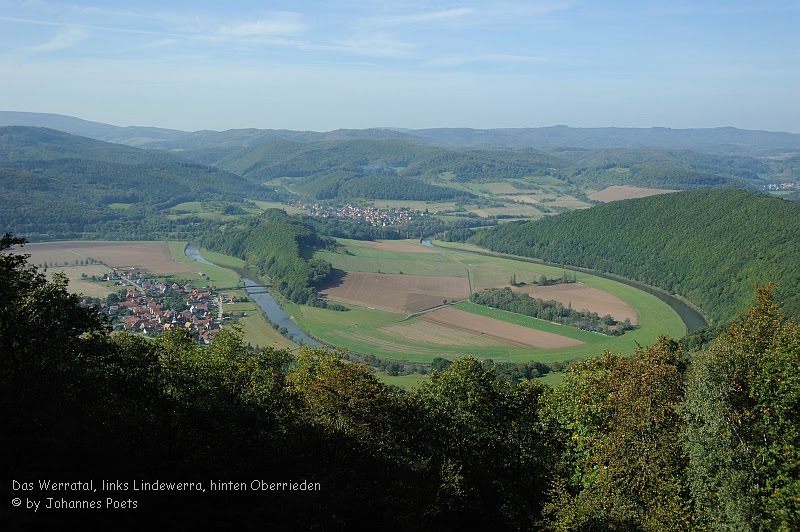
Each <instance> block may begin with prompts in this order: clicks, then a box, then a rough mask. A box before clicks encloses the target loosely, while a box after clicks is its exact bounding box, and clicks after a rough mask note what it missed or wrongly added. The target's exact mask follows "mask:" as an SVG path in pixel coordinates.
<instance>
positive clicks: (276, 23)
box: [216, 13, 308, 38]
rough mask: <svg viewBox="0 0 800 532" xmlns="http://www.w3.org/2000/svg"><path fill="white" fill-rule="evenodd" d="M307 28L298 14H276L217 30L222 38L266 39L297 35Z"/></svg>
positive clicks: (228, 25)
mask: <svg viewBox="0 0 800 532" xmlns="http://www.w3.org/2000/svg"><path fill="white" fill-rule="evenodd" d="M307 28H308V24H306V23H305V22H303V19H302V17H301V15H300V14H298V13H277V14H275V15H274V16H272V17H270V18H264V19H260V20H254V21H248V22H241V23H237V24H226V25H224V26H221V27H220V28H219V29H218V30H217V32H216V33H217V35H219V36H222V37H232V38H240V37H244V38H247V37H268V36H274V35H282V36H287V35H297V34H299V33H302V32H303V31H305V30H306V29H307Z"/></svg>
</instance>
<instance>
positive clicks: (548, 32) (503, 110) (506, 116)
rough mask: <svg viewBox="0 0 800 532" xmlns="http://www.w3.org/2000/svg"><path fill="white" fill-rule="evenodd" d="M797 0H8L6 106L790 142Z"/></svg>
mask: <svg viewBox="0 0 800 532" xmlns="http://www.w3.org/2000/svg"><path fill="white" fill-rule="evenodd" d="M798 28H800V0H794V1H780V0H775V1H770V0H762V1H735V0H733V1H725V2H717V1H703V0H694V1H683V0H677V1H670V2H650V1H647V0H641V1H630V2H628V1H600V0H594V1H590V0H584V1H581V0H575V1H572V0H545V1H541V2H539V1H536V0H532V1H515V0H509V1H504V2H494V1H480V2H469V1H467V2H449V1H425V0H408V1H396V2H392V1H378V0H371V1H366V0H365V1H360V0H343V1H325V2H323V1H320V2H309V1H302V0H298V1H285V2H284V1H274V2H238V1H226V2H205V1H200V0H198V1H191V2H184V1H169V2H165V1H160V2H154V1H149V0H148V1H134V0H128V1H125V2H120V1H113V0H112V1H104V2H91V1H88V0H87V1H85V2H56V1H39V0H26V1H19V0H0V110H6V111H30V112H47V113H58V114H66V115H71V116H78V117H80V118H84V119H86V120H94V121H98V122H105V123H111V124H115V125H121V126H128V125H141V126H157V127H166V128H173V129H181V130H187V131H194V130H199V129H214V130H224V129H232V128H247V127H254V128H270V129H294V130H314V131H330V130H333V129H338V128H368V127H405V128H429V127H471V128H496V127H543V126H551V125H557V124H564V125H569V126H574V127H606V126H615V127H653V126H660V127H672V128H702V127H721V126H734V127H739V128H745V129H762V130H769V131H788V132H795V133H800V30H798Z"/></svg>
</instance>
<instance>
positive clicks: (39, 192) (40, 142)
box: [0, 127, 280, 239]
mask: <svg viewBox="0 0 800 532" xmlns="http://www.w3.org/2000/svg"><path fill="white" fill-rule="evenodd" d="M279 197H280V196H279V195H277V194H276V193H275V192H274V191H273V190H270V189H268V188H265V187H259V186H255V185H253V183H250V182H248V181H247V180H245V179H243V178H241V177H239V176H237V175H234V174H231V173H229V172H225V171H223V170H220V169H218V168H214V167H210V166H204V165H200V164H197V163H194V162H190V161H187V160H185V159H181V158H179V157H176V156H174V155H170V154H166V153H161V152H153V151H145V150H140V149H136V148H130V147H127V146H121V145H118V144H109V143H105V142H99V141H96V140H92V139H88V138H84V137H77V136H74V135H69V134H67V133H62V132H60V131H54V130H49V129H40V128H24V127H6V128H0V224H2V227H4V228H5V229H8V230H14V231H18V232H24V233H25V234H28V235H31V236H35V237H38V238H39V239H46V238H49V239H52V238H84V237H91V238H105V237H108V236H109V234H111V235H113V234H119V236H116V237H115V238H125V237H126V236H123V235H130V228H134V229H135V228H137V227H138V230H135V236H134V238H144V237H146V236H147V237H149V238H158V237H161V238H163V237H164V236H166V235H167V234H186V231H187V227H188V226H189V225H190V224H191V223H196V222H198V220H192V221H187V220H182V221H181V222H179V223H175V224H172V223H171V222H170V221H169V220H168V219H167V218H166V217H165V213H164V212H163V211H164V210H166V209H168V208H170V207H174V206H175V205H177V204H179V203H182V202H186V201H197V200H208V201H240V200H242V199H243V198H255V199H259V198H261V199H277V198H279ZM159 226H160V227H162V228H163V227H164V226H170V228H169V229H168V230H167V231H164V230H162V229H158V230H156V228H157V227H159ZM127 237H130V236H127Z"/></svg>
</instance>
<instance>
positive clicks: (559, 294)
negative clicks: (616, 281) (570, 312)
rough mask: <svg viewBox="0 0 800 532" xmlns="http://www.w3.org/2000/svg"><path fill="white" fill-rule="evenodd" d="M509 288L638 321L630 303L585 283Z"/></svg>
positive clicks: (576, 308)
mask: <svg viewBox="0 0 800 532" xmlns="http://www.w3.org/2000/svg"><path fill="white" fill-rule="evenodd" d="M511 290H513V291H514V292H522V293H525V294H528V295H530V296H531V297H535V298H538V299H544V300H553V301H558V302H559V303H561V304H562V305H564V306H572V308H574V309H575V310H588V311H589V312H597V314H599V315H600V316H604V315H606V314H611V316H613V318H614V319H615V320H617V321H625V318H628V319H629V320H631V323H632V324H633V325H636V324H637V323H639V315H638V314H637V313H636V311H635V310H633V308H632V307H631V306H630V305H628V304H627V303H625V302H624V301H622V300H621V299H620V298H618V297H617V296H615V295H612V294H609V293H608V292H604V291H603V290H598V289H597V288H590V287H588V286H586V285H585V284H581V283H566V284H554V285H550V286H538V285H530V286H515V287H512V288H511Z"/></svg>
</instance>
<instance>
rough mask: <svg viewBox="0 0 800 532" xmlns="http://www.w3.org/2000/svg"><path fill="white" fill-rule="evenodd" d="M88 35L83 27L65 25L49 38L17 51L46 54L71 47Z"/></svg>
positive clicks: (27, 53)
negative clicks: (65, 26)
mask: <svg viewBox="0 0 800 532" xmlns="http://www.w3.org/2000/svg"><path fill="white" fill-rule="evenodd" d="M87 37H89V32H88V31H86V29H84V28H75V27H67V28H64V29H63V30H61V31H59V32H58V33H56V34H55V35H54V36H53V37H52V38H51V39H50V40H48V41H46V42H43V43H41V44H37V45H34V46H26V47H23V48H21V49H20V50H19V51H20V52H21V53H23V54H26V55H35V54H46V53H49V52H57V51H58V50H65V49H67V48H72V47H73V46H75V45H77V44H79V43H80V42H81V41H84V40H86V38H87Z"/></svg>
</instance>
